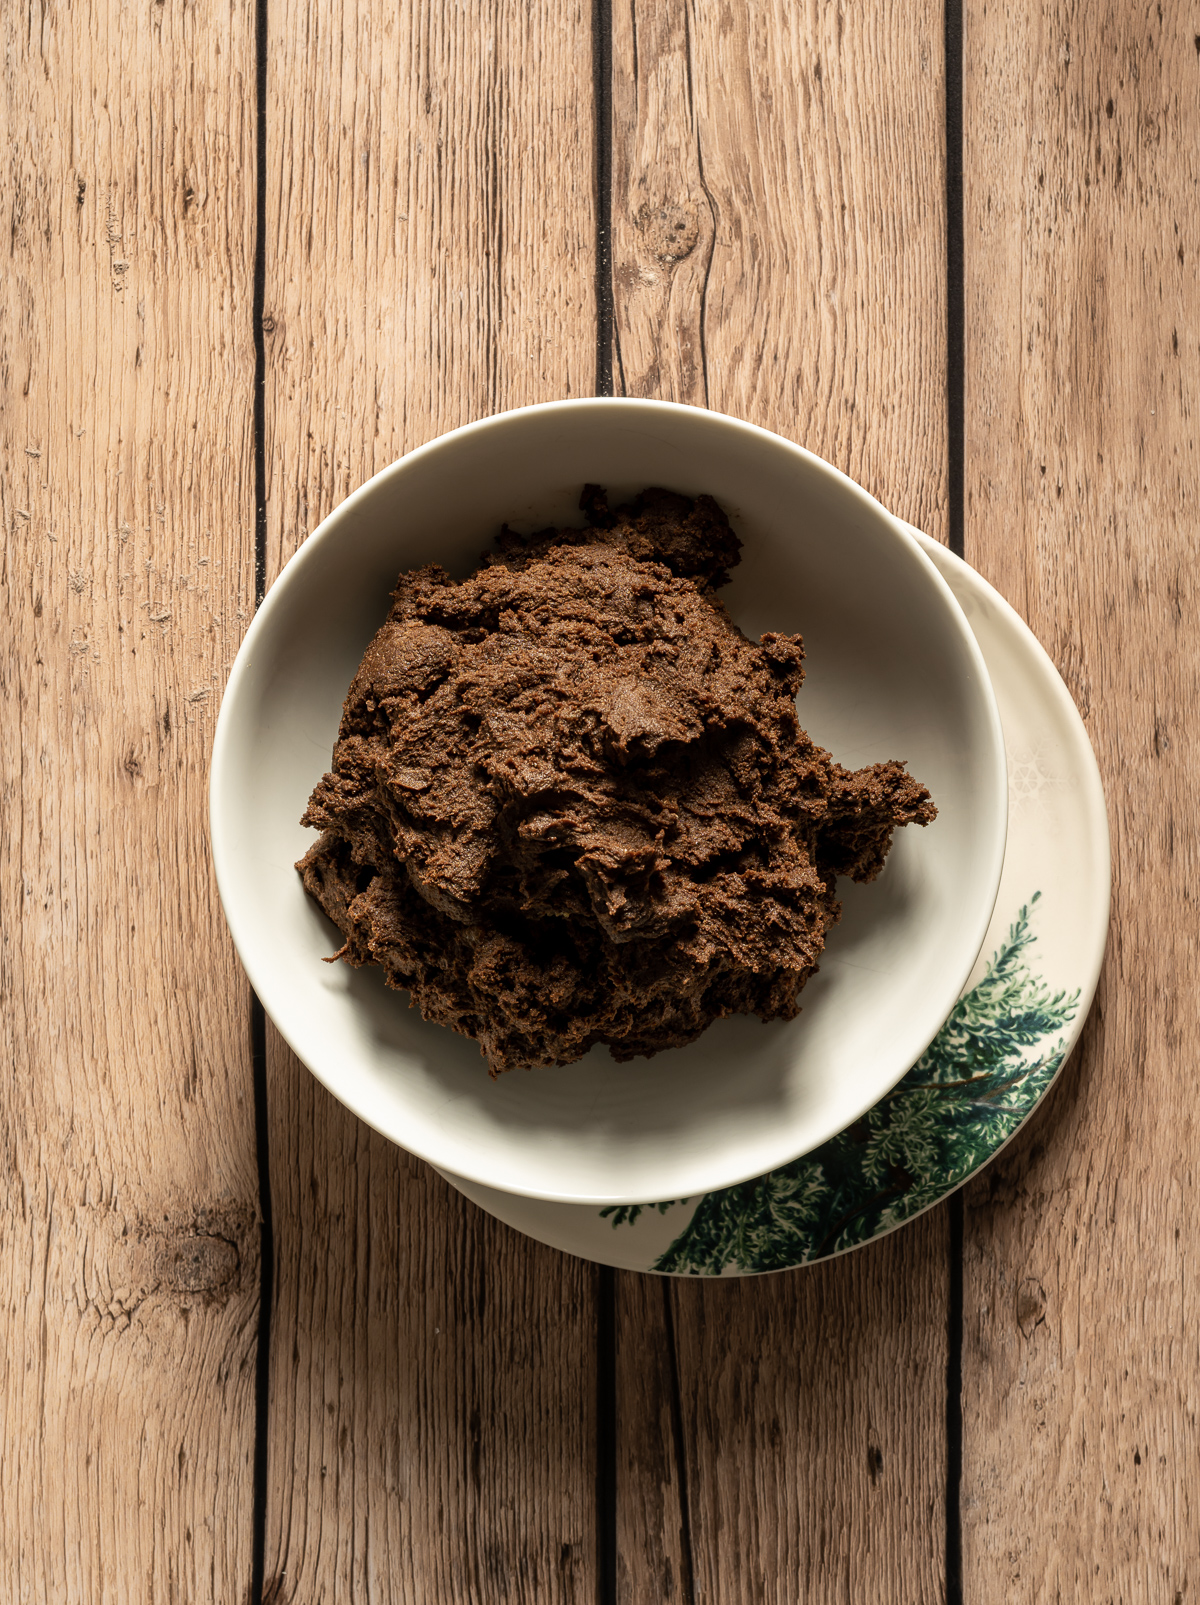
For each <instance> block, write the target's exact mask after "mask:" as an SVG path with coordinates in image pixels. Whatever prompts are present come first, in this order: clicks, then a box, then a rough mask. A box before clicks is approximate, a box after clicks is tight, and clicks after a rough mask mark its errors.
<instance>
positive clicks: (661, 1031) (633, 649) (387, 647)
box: [297, 486, 936, 1076]
mask: <svg viewBox="0 0 1200 1605" xmlns="http://www.w3.org/2000/svg"><path fill="white" fill-rule="evenodd" d="M580 505H581V507H582V508H583V510H584V511H585V513H586V514H587V516H588V519H589V527H588V528H587V529H562V530H545V531H543V532H542V533H541V534H539V535H535V536H532V537H529V538H527V539H526V538H522V537H520V536H518V535H515V534H514V533H512V532H511V531H510V530H507V529H505V530H504V531H503V533H502V534H501V536H500V539H499V541H498V543H497V544H498V547H499V550H498V552H496V553H494V554H490V555H488V556H486V557H485V558H484V560H483V566H481V567H480V568H479V569H478V570H477V571H476V572H475V573H474V574H472V575H471V576H470V578H468V579H466V580H463V581H462V582H461V583H455V582H454V581H453V580H451V579H450V578H449V577H448V576H447V575H446V574H445V573H444V572H443V571H442V570H441V569H440V568H422V569H418V570H416V571H415V572H413V573H408V574H401V576H400V579H399V583H398V585H397V587H396V591H395V594H394V597H393V602H392V608H391V612H390V613H389V615H388V618H387V622H386V623H385V624H384V625H383V627H382V628H381V629H380V631H379V633H378V634H377V635H376V636H375V639H374V640H373V641H372V642H371V644H370V646H369V647H368V648H367V653H366V656H365V657H364V658H363V661H362V665H361V667H360V668H359V671H358V673H357V675H356V676H355V679H354V683H353V684H352V685H351V687H350V691H349V694H348V696H347V697H346V703H345V708H344V711H343V715H342V723H341V730H340V733H339V735H338V740H337V745H336V746H335V748H334V753H333V768H332V770H331V771H330V772H329V774H327V775H326V776H325V778H324V779H323V780H322V781H321V782H320V784H319V785H318V786H317V788H316V790H315V791H314V792H313V794H312V797H311V799H310V801H309V804H308V808H307V810H306V812H305V814H304V818H303V823H304V824H306V825H312V826H316V827H317V828H318V829H320V830H321V831H322V832H323V835H322V836H321V838H320V840H319V841H318V842H316V843H315V845H314V846H313V847H312V848H311V849H310V850H309V851H308V853H306V854H305V856H304V858H303V859H301V861H300V863H299V864H298V865H297V868H298V869H299V870H300V872H301V874H302V875H303V877H304V884H305V886H306V888H307V889H308V891H309V892H310V893H311V894H312V896H313V897H314V898H315V899H316V900H317V902H318V903H319V904H320V905H321V907H322V908H323V909H324V910H325V912H326V914H328V916H329V917H330V919H332V920H333V922H334V923H335V924H336V925H337V926H338V927H339V929H340V930H341V932H342V934H343V936H344V938H345V942H344V944H343V946H342V947H341V949H340V950H339V952H338V953H337V954H335V955H334V957H335V958H343V959H345V960H346V961H347V962H348V963H350V964H355V965H360V964H379V965H382V967H383V971H384V975H385V977H386V980H387V982H388V984H389V985H390V986H394V987H398V988H402V989H404V990H406V991H408V992H410V993H411V995H412V1001H413V1002H414V1003H415V1004H416V1006H417V1007H418V1008H419V1009H420V1010H421V1013H422V1014H423V1015H424V1016H425V1018H426V1019H427V1020H432V1021H436V1022H437V1023H438V1024H441V1025H448V1026H450V1027H452V1028H453V1029H454V1030H455V1031H461V1032H464V1033H465V1034H466V1035H467V1036H471V1037H474V1038H475V1039H476V1041H478V1043H479V1045H480V1047H481V1049H482V1051H483V1053H484V1055H485V1057H486V1058H487V1061H488V1067H489V1069H490V1071H491V1073H492V1075H493V1076H495V1075H497V1074H498V1073H499V1072H500V1071H502V1070H510V1069H513V1068H514V1067H516V1066H521V1065H541V1064H569V1063H571V1062H572V1060H575V1059H578V1058H579V1057H580V1056H581V1055H582V1054H584V1053H586V1052H587V1050H588V1049H589V1048H590V1047H591V1046H592V1045H593V1044H594V1043H597V1042H603V1043H606V1044H607V1045H608V1047H609V1049H610V1050H611V1052H612V1054H613V1057H614V1058H617V1059H630V1058H632V1057H634V1056H635V1055H637V1054H653V1053H657V1052H659V1050H660V1049H662V1048H671V1047H677V1046H679V1045H681V1044H683V1043H685V1042H691V1041H692V1040H693V1039H694V1038H695V1037H697V1036H699V1034H700V1033H701V1032H702V1031H703V1030H704V1028H705V1027H706V1026H707V1025H709V1024H710V1023H711V1022H712V1021H713V1020H716V1019H719V1018H720V1017H721V1016H723V1015H726V1014H757V1015H758V1016H759V1017H760V1018H761V1019H763V1020H777V1019H791V1018H792V1017H793V1016H794V1015H795V1014H796V1013H797V1012H798V1007H799V1005H798V1002H797V995H798V993H799V992H800V989H801V988H802V987H803V985H804V983H805V981H806V980H807V979H808V978H809V976H811V975H812V974H813V973H814V971H815V970H816V967H817V961H818V959H819V958H820V955H821V950H822V948H823V946H824V943H825V933H826V932H827V931H828V929H829V927H830V926H831V925H832V924H833V923H834V922H835V921H836V920H837V918H838V915H839V905H838V903H837V902H836V900H835V896H834V889H835V882H836V878H837V876H839V875H849V876H850V877H851V878H852V879H854V880H858V881H868V880H871V879H873V878H874V876H875V875H877V874H878V873H879V870H880V869H881V867H882V865H883V862H884V858H885V857H886V854H887V851H888V848H889V846H890V844H891V838H892V832H893V829H894V828H895V826H897V825H904V824H910V823H913V822H914V821H915V822H917V823H919V824H922V825H924V824H927V823H928V822H929V821H930V820H931V819H932V818H933V817H934V814H935V812H936V810H935V809H934V806H933V803H932V802H931V801H930V797H929V793H928V791H927V790H926V789H925V787H924V786H922V785H920V784H919V783H918V782H917V781H916V780H914V779H913V778H912V777H911V776H910V775H909V774H908V773H907V771H906V770H905V768H904V766H903V764H901V763H898V762H891V763H880V764H874V765H872V766H871V767H870V768H867V769H860V770H857V771H854V772H851V771H850V770H847V769H843V768H841V766H840V765H838V764H837V763H835V762H834V761H833V759H832V758H831V757H830V755H829V754H828V753H827V752H825V751H823V750H822V749H821V748H820V747H818V746H815V745H814V744H813V742H811V741H810V740H809V739H808V737H807V736H806V735H805V733H804V731H803V730H802V729H801V728H800V726H799V724H798V723H797V720H796V708H795V700H794V699H795V696H796V692H797V691H798V690H799V687H800V683H801V680H802V679H803V675H804V671H803V668H802V666H801V663H802V658H803V655H804V652H803V646H802V643H801V639H800V637H799V636H798V635H776V634H767V635H764V636H763V638H762V640H761V641H760V642H758V643H755V642H753V641H750V640H747V638H746V637H745V636H744V635H743V634H742V632H741V631H740V630H739V629H738V628H737V626H736V625H735V624H734V623H733V622H732V620H731V619H730V618H729V616H728V614H727V613H726V612H725V609H724V608H723V607H722V605H721V603H720V601H719V600H718V599H717V597H716V595H715V594H714V589H715V587H717V586H720V585H723V584H725V583H726V581H727V580H728V578H729V570H730V569H731V568H732V567H733V566H734V565H735V564H736V562H737V561H738V552H739V547H740V543H739V541H738V540H737V538H736V536H735V535H734V534H733V531H732V530H731V529H730V527H729V522H728V520H727V519H726V517H725V514H724V513H723V512H722V511H721V509H720V508H719V507H718V506H717V504H716V503H715V502H714V501H713V500H712V498H711V497H708V496H699V497H697V498H696V499H695V501H692V500H690V499H689V498H687V497H685V496H678V495H675V494H673V493H671V492H670V491H665V490H646V491H643V492H642V494H641V495H640V496H639V497H638V498H637V499H636V500H635V501H634V502H632V503H631V504H630V505H628V506H626V507H622V508H619V509H617V510H616V511H615V512H610V511H609V508H608V504H607V498H606V496H605V493H604V492H603V491H602V490H600V489H599V488H598V487H597V486H588V487H586V489H585V491H584V494H583V499H582V501H581V503H580Z"/></svg>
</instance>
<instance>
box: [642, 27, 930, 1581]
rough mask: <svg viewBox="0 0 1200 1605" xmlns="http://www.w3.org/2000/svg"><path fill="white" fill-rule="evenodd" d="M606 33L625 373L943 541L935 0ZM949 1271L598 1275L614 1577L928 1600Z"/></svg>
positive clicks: (926, 1248)
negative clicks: (773, 439)
mask: <svg viewBox="0 0 1200 1605" xmlns="http://www.w3.org/2000/svg"><path fill="white" fill-rule="evenodd" d="M613 54H614V91H613V107H614V136H613V137H614V156H613V171H614V201H613V236H614V242H615V243H614V282H615V290H616V320H615V322H616V329H615V340H614V348H615V352H616V362H615V367H616V371H617V374H618V380H619V381H620V380H621V379H622V378H623V381H624V384H625V385H626V387H627V388H628V389H629V390H630V391H631V392H635V393H638V394H660V395H663V396H665V397H667V398H668V399H675V400H684V401H692V402H696V403H705V404H707V405H709V406H711V407H714V408H717V409H719V410H721V411H725V412H730V413H734V414H736V415H738V416H740V417H744V418H747V419H749V420H750V421H751V422H753V423H758V424H762V425H764V426H765V427H767V428H770V429H774V430H777V431H778V432H779V433H781V434H783V435H786V436H788V437H789V438H791V439H794V440H797V441H799V442H800V443H801V444H802V445H805V446H807V447H809V448H810V449H812V450H813V451H816V452H818V453H819V454H820V455H822V456H824V457H826V458H828V459H829V460H831V461H832V462H834V463H836V464H837V465H838V467H840V468H843V469H845V470H846V471H847V472H848V473H850V474H852V475H853V476H854V477H855V478H856V479H857V480H859V482H860V483H862V484H864V485H866V486H867V488H868V489H870V490H872V491H873V492H874V493H875V494H877V495H878V496H880V497H881V499H882V500H883V501H884V502H885V503H887V504H888V505H889V506H890V507H892V508H893V510H895V511H896V512H898V513H900V514H901V515H902V516H904V517H907V518H909V519H911V520H912V521H913V522H914V523H917V524H919V525H921V526H922V527H923V528H925V529H927V530H929V531H930V532H931V533H932V534H934V535H939V536H943V537H944V535H945V531H946V500H945V499H946V483H947V477H946V476H947V468H946V464H947V456H946V452H947V446H946V441H947V433H946V352H945V306H946V301H945V208H944V199H943V197H944V184H945V177H944V167H943V159H944V104H943V98H942V96H943V81H942V47H941V23H940V18H938V17H937V16H936V15H934V14H929V15H926V14H925V13H923V12H919V11H918V10H917V9H916V8H912V7H904V6H892V5H880V6H875V7H869V8H839V9H836V10H835V9H834V8H830V7H825V6H821V5H817V4H815V3H814V4H809V5H802V6H785V5H782V4H780V5H767V6H762V7H755V8H744V7H743V8H739V7H726V8H722V9H721V10H719V11H718V10H716V9H708V8H700V7H693V6H691V5H690V4H688V3H687V0H675V3H672V4H670V5H662V6H655V7H647V6H635V5H633V4H631V3H630V0H619V3H618V4H617V5H616V6H615V7H614V52H613ZM680 225H682V226H680ZM688 247H690V249H688ZM948 1271H949V1260H948V1228H947V1221H946V1216H945V1212H944V1211H939V1212H935V1213H934V1214H933V1215H931V1216H929V1217H927V1218H925V1219H924V1220H922V1221H919V1222H917V1223H916V1224H915V1225H913V1226H911V1227H909V1228H908V1229H907V1230H906V1231H905V1232H904V1233H902V1234H901V1235H900V1236H899V1237H897V1238H894V1239H890V1240H888V1241H886V1242H884V1243H881V1244H879V1245H876V1246H875V1247H872V1248H868V1249H866V1250H864V1251H862V1252H860V1253H856V1254H854V1255H851V1256H850V1257H849V1258H847V1259H845V1260H841V1261H838V1262H835V1263H833V1264H830V1265H827V1266H823V1267H818V1268H814V1269H812V1270H808V1271H805V1272H802V1273H798V1274H795V1275H789V1276H783V1277H767V1278H763V1279H758V1280H755V1281H745V1282H740V1283H733V1284H729V1283H719V1284H716V1285H704V1284H701V1283H680V1284H676V1285H674V1286H672V1288H671V1289H670V1290H669V1291H667V1292H666V1293H665V1294H664V1293H662V1292H660V1291H659V1290H658V1289H657V1288H655V1287H654V1286H653V1285H652V1284H648V1283H646V1282H645V1280H644V1279H641V1278H636V1277H632V1276H622V1277H620V1278H619V1279H618V1304H617V1312H618V1371H617V1375H618V1427H619V1433H618V1467H619V1481H618V1501H619V1503H618V1524H619V1554H620V1576H621V1579H622V1587H623V1595H622V1597H625V1598H628V1599H631V1600H632V1599H637V1600H640V1599H656V1600H657V1599H663V1600H680V1601H686V1602H689V1605H690V1602H691V1601H693V1600H694V1601H706V1602H707V1601H712V1602H714V1605H715V1602H718V1601H719V1602H726V1601H728V1602H733V1601H741V1600H746V1599H754V1600H762V1601H780V1602H783V1601H792V1600H796V1599H811V1600H822V1601H825V1600H846V1601H854V1602H855V1605H860V1602H863V1601H874V1600H878V1601H881V1602H888V1605H894V1602H895V1601H897V1600H904V1601H909V1600H912V1601H918V1600H934V1599H939V1598H941V1597H942V1595H943V1590H944V1545H945V1525H946V1513H945V1477H946V1463H945V1453H946V1437H945V1398H946V1394H945V1387H946V1329H947V1313H948V1312H947V1295H948ZM664 1298H665V1299H666V1300H667V1301H668V1304H664V1303H662V1300H663V1299H664ZM668 1309H669V1312H670V1315H669V1314H668ZM672 1324H673V1329H674V1335H673V1338H672Z"/></svg>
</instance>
